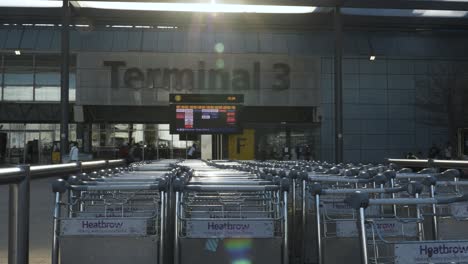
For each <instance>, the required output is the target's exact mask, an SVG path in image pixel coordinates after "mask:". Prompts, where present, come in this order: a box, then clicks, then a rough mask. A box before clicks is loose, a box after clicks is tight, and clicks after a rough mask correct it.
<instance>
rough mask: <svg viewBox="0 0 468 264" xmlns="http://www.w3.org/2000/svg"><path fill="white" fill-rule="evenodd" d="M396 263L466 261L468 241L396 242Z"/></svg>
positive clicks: (417, 263) (436, 263) (416, 263)
mask: <svg viewBox="0 0 468 264" xmlns="http://www.w3.org/2000/svg"><path fill="white" fill-rule="evenodd" d="M395 257H396V262H395V263H396V264H410V263H411V264H422V263H434V264H439V263H440V264H442V263H466V259H467V258H468V243H467V242H463V241H459V242H455V241H444V242H417V243H399V244H395Z"/></svg>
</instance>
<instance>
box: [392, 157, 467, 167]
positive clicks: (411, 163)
mask: <svg viewBox="0 0 468 264" xmlns="http://www.w3.org/2000/svg"><path fill="white" fill-rule="evenodd" d="M387 161H388V162H389V163H393V164H396V165H398V166H401V167H418V168H455V169H465V168H468V160H438V159H387Z"/></svg>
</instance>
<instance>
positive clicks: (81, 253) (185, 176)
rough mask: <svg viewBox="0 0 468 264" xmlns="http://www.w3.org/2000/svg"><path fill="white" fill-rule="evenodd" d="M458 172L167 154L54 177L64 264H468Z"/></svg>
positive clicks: (58, 252)
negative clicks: (181, 157)
mask: <svg viewBox="0 0 468 264" xmlns="http://www.w3.org/2000/svg"><path fill="white" fill-rule="evenodd" d="M467 186H468V181H464V180H463V177H462V171H460V170H457V169H444V170H440V169H435V168H424V169H422V170H418V171H415V170H413V169H409V168H402V167H401V166H397V165H395V164H387V165H382V164H379V165H376V164H367V165H363V164H330V163H327V162H319V161H229V160H215V161H203V160H158V161H146V162H139V163H134V164H131V165H130V166H128V167H121V168H114V169H108V170H101V171H96V172H93V173H83V174H80V175H74V176H70V177H68V178H67V179H60V180H57V181H56V182H54V184H53V186H52V189H53V192H54V194H55V209H54V215H53V219H54V231H53V232H54V239H53V247H52V263H53V264H58V263H66V264H74V263H89V264H95V263H96V264H97V263H117V264H119V263H122V264H123V263H125V264H127V263H142V264H146V263H153V264H154V263H156V264H188V263H213V264H215V263H216V264H217V263H229V264H253V263H259V264H262V263H265V264H267V263H268V264H270V263H271V264H289V263H300V264H305V263H319V264H323V263H327V264H328V263H364V264H367V263H395V264H407V263H408V264H409V263H468V228H467V227H468V222H467V220H468V202H467V201H468V196H467V195H466V194H465V193H466V189H467Z"/></svg>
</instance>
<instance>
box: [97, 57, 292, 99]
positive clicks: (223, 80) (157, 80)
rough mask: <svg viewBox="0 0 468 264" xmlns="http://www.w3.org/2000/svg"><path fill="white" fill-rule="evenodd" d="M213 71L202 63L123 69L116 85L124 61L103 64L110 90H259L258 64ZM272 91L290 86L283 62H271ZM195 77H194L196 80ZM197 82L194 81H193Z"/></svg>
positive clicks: (287, 71)
mask: <svg viewBox="0 0 468 264" xmlns="http://www.w3.org/2000/svg"><path fill="white" fill-rule="evenodd" d="M217 64H218V65H216V67H215V68H211V69H207V68H206V63H205V62H204V61H199V62H198V68H197V69H189V68H183V69H179V68H168V67H166V68H147V69H142V68H138V67H131V68H127V69H125V70H124V73H123V80H124V81H123V84H121V83H120V82H119V80H120V78H121V77H120V76H119V72H120V68H121V67H126V62H125V61H104V62H103V65H104V66H107V67H109V68H110V73H111V87H112V88H114V89H118V88H119V87H121V85H123V87H126V88H131V89H142V88H148V89H165V90H168V91H179V92H183V91H186V92H190V91H193V90H211V91H213V90H228V91H234V92H235V91H243V90H250V89H259V88H260V67H261V65H260V62H257V61H255V62H253V64H252V67H251V68H250V69H247V68H234V69H232V70H231V71H230V70H227V69H224V67H221V65H219V64H222V62H221V60H219V61H218V63H217ZM270 70H272V71H273V76H272V77H273V85H272V86H271V88H272V89H275V90H285V89H289V86H290V71H291V69H290V67H289V65H288V64H286V63H280V62H279V63H274V64H273V66H272V69H270ZM195 76H196V77H197V78H196V79H195ZM195 80H197V81H195Z"/></svg>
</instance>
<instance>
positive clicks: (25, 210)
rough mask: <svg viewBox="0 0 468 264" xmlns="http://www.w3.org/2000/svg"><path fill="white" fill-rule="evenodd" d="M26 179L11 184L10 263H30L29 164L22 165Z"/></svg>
mask: <svg viewBox="0 0 468 264" xmlns="http://www.w3.org/2000/svg"><path fill="white" fill-rule="evenodd" d="M19 168H20V169H21V170H22V171H23V172H24V175H25V177H24V179H23V180H22V181H21V182H19V183H13V184H10V198H9V222H8V264H28V263H29V205H30V193H29V190H30V181H31V178H30V174H29V165H21V166H19Z"/></svg>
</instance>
